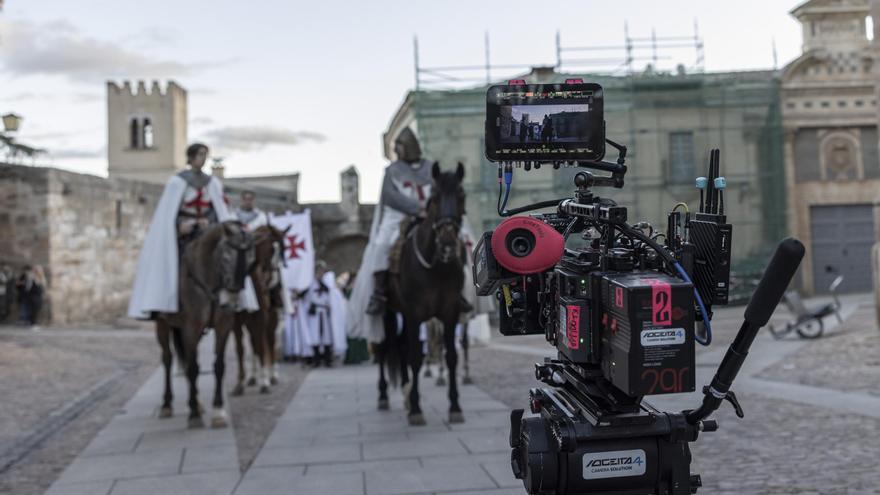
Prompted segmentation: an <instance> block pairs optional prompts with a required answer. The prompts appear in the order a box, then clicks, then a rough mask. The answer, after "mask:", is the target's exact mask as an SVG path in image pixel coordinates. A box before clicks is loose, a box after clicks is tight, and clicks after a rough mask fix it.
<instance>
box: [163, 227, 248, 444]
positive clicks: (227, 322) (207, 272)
mask: <svg viewBox="0 0 880 495" xmlns="http://www.w3.org/2000/svg"><path fill="white" fill-rule="evenodd" d="M252 260H253V242H252V239H251V237H250V235H249V234H247V233H246V232H245V231H244V230H243V229H242V227H241V226H240V225H239V224H237V223H235V222H227V223H222V224H218V225H213V226H211V227H208V228H207V229H206V230H205V232H204V233H203V234H201V235H200V236H199V237H198V238H196V239H195V240H193V241H190V242H189V243H188V244H187V245H186V247H185V248H184V251H183V255H182V256H181V257H180V267H179V269H178V276H179V286H178V291H179V297H180V307H179V311H178V312H177V313H161V314H159V315H158V316H157V318H156V336H157V338H158V340H159V345H160V346H161V347H162V362H163V364H164V365H165V394H164V396H163V400H162V408H161V410H160V417H170V416H171V414H172V405H171V404H172V399H173V395H172V391H171V363H172V355H171V342H172V340H173V343H174V347H175V350H176V351H177V355H178V358H179V360H180V363H181V366H182V367H183V369H184V370H185V371H186V377H187V380H188V381H189V410H190V413H189V426H190V427H191V428H195V427H201V426H204V422H203V421H202V407H201V404H200V403H199V399H198V398H199V393H198V387H197V383H196V382H197V380H198V376H199V363H198V345H199V340H201V338H202V335H203V334H204V332H205V329H206V328H209V327H211V328H213V329H214V334H215V347H214V379H215V383H216V385H215V389H214V402H213V413H212V417H211V426H212V427H214V428H223V427H225V426H227V419H226V410H225V408H224V403H223V375H224V372H225V368H226V366H225V360H224V356H225V351H226V339H227V338H228V337H229V332H230V331H231V330H232V322H233V318H234V317H235V309H234V307H232V306H228V305H221V303H220V302H221V301H236V300H237V298H238V292H239V291H241V290H242V289H243V288H244V279H245V277H246V275H247V273H248V271H249V265H250V264H251V263H252Z"/></svg>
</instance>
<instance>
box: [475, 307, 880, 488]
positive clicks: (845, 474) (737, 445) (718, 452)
mask: <svg viewBox="0 0 880 495" xmlns="http://www.w3.org/2000/svg"><path fill="white" fill-rule="evenodd" d="M853 306H854V305H853ZM853 309H854V307H851V308H850V309H849V314H851V317H850V318H849V319H847V321H846V322H845V324H844V325H842V326H841V327H839V328H838V329H833V330H830V331H829V335H839V336H838V337H832V336H829V338H827V339H823V340H818V341H810V342H807V341H792V342H777V341H774V340H773V339H772V337H770V336H769V335H768V334H766V332H763V333H764V334H762V335H761V336H759V339H757V340H756V343H755V345H754V346H753V348H752V354H754V356H752V357H751V359H752V362H751V363H749V362H748V361H747V368H748V365H749V364H751V365H753V366H752V369H751V371H749V370H747V369H744V372H743V374H742V375H741V376H745V377H744V378H743V379H742V381H738V382H735V383H734V387H733V388H734V390H735V391H737V392H738V396H739V398H740V402H741V404H742V406H743V408H744V410H745V414H746V416H745V418H744V419H739V418H737V417H736V416H735V414H734V412H733V409H732V408H731V407H729V406H728V405H726V404H725V405H724V406H722V408H721V409H720V410H719V411H718V412H717V413H716V414H715V416H714V417H715V418H716V419H718V421H719V423H720V429H719V431H717V432H714V433H709V434H704V435H703V436H702V437H701V438H700V440H699V441H698V442H696V443H695V444H692V446H691V447H692V452H693V457H694V462H693V467H692V471H693V472H695V473H700V474H701V475H702V478H703V484H704V488H702V489H701V490H700V492H699V493H711V494H788V493H792V494H794V493H816V494H863V493H864V494H868V493H871V494H873V493H880V469H877V466H876V459H877V458H878V455H880V442H878V441H877V440H878V439H880V414H867V415H864V414H853V413H851V412H849V411H848V410H846V409H845V408H846V407H847V404H835V403H833V400H823V398H822V396H823V395H828V396H829V397H831V399H833V398H835V397H837V396H835V395H834V393H835V389H837V388H838V387H839V390H842V391H847V392H851V394H850V395H848V396H846V398H860V399H865V400H868V401H869V402H868V404H871V405H875V404H877V402H873V401H876V399H872V397H874V395H869V392H868V390H872V392H871V394H876V391H877V388H878V387H880V380H878V379H877V371H876V369H875V368H874V367H873V366H870V365H868V364H866V363H871V362H876V361H877V360H878V359H880V358H878V356H877V355H876V354H872V353H871V352H870V349H871V347H870V346H871V345H876V344H870V343H872V342H876V337H875V336H874V335H875V334H880V332H877V330H876V324H875V323H874V320H873V311H874V308H873V307H872V306H867V307H866V306H859V307H858V309H855V312H854V313H853ZM741 317H742V308H728V309H722V310H720V311H719V312H718V314H717V315H716V318H715V342H714V343H713V345H712V346H711V347H710V348H709V350H702V349H700V350H699V351H698V372H700V374H702V375H703V377H702V378H698V388H699V387H700V386H701V385H702V384H703V383H704V382H706V381H707V380H708V378H710V377H711V374H712V373H714V370H715V368H716V367H717V364H718V362H719V361H720V356H721V355H723V352H724V350H726V347H727V345H728V344H729V342H731V341H732V339H733V336H734V335H735V334H736V331H737V330H738V328H739V324H740V323H741ZM786 318H787V315H786V314H785V313H784V312H781V313H780V314H777V315H774V320H776V321H782V320H785V319H786ZM520 339H521V340H520ZM518 346H521V347H518ZM855 347H861V348H859V349H855ZM544 348H546V349H547V351H544V350H543V349H544ZM875 349H876V348H875ZM550 352H552V350H551V349H550V347H549V346H548V345H547V344H546V342H543V340H542V338H541V337H505V338H501V337H500V338H497V339H493V341H492V345H490V346H489V347H480V348H475V349H473V350H472V353H471V372H472V375H473V376H474V378H475V381H476V384H477V386H478V387H480V388H482V389H483V390H485V391H486V392H487V393H489V395H491V396H492V397H494V398H496V399H498V400H500V401H502V402H504V403H505V404H506V405H507V406H509V407H512V408H513V407H520V408H522V407H524V405H525V402H526V399H527V394H528V389H529V388H531V387H535V386H538V382H536V381H535V378H534V371H533V370H534V366H533V364H534V363H535V362H536V361H539V360H540V355H541V354H546V355H549V354H550ZM789 352H790V353H791V354H787V353H789ZM774 356H776V357H774ZM786 356H788V357H786ZM777 360H778V361H779V362H778V363H776V361H777ZM791 363H795V366H796V367H795V368H792V367H791ZM762 365H763V366H770V367H769V368H768V369H767V371H766V372H764V373H761V369H755V366H757V367H758V368H762ZM841 369H842V370H841ZM823 370H834V372H833V373H831V375H832V378H822V377H824V376H825V375H823V374H822V371H823ZM865 373H873V374H872V375H870V376H868V377H866V376H864V375H865ZM749 374H752V376H757V377H758V378H759V379H751V378H748V377H747V375H749ZM779 381H781V382H782V383H781V386H782V388H783V389H784V388H785V387H786V386H785V383H786V382H790V383H803V384H805V385H812V386H813V388H808V389H805V390H806V391H807V392H809V394H812V395H814V396H813V397H806V396H803V397H799V396H798V394H797V393H795V392H792V391H790V390H789V391H788V392H787V393H786V395H785V400H784V399H781V398H779V397H774V396H773V391H768V390H764V387H765V386H770V385H777V384H780V382H779ZM871 382H873V388H872V386H871ZM791 398H794V399H796V400H788V399H791ZM866 398H867V399H866ZM654 399H657V398H654ZM697 400H698V398H697V397H696V396H693V395H692V396H685V397H675V398H669V399H662V400H661V399H658V400H650V402H652V403H654V404H656V405H658V406H662V408H663V409H675V408H677V409H683V408H686V407H693V406H695V405H697V404H698V402H697ZM816 404H823V405H821V406H820V405H816ZM866 410H868V411H869V412H870V408H866Z"/></svg>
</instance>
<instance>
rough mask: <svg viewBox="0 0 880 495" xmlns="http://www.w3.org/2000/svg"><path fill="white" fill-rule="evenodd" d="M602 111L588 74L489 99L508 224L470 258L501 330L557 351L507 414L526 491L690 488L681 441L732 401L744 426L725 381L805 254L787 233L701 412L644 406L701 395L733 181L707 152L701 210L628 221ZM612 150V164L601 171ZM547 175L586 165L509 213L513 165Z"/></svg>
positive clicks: (506, 90)
mask: <svg viewBox="0 0 880 495" xmlns="http://www.w3.org/2000/svg"><path fill="white" fill-rule="evenodd" d="M602 107H603V90H602V87H601V86H599V85H598V84H590V83H583V82H582V81H580V80H568V81H566V83H565V84H547V85H527V84H525V82H524V81H511V82H510V83H509V84H508V85H502V86H492V87H491V88H489V90H488V93H487V103H486V156H487V157H488V159H489V160H490V161H492V162H496V163H498V182H499V196H498V205H497V206H498V213H499V215H501V216H502V217H510V218H508V219H506V220H504V221H503V222H501V224H500V225H498V227H497V228H496V229H495V230H494V231H491V232H486V233H484V234H483V236H482V238H481V239H480V241H479V242H478V244H477V246H476V248H475V252H474V259H475V260H476V261H475V263H474V282H475V285H476V286H477V293H478V294H480V295H493V294H494V295H495V297H496V298H497V300H498V302H499V312H500V328H501V333H502V334H504V335H525V334H541V333H543V334H544V335H545V337H546V339H547V341H548V342H549V343H550V344H551V345H552V346H554V347H555V348H556V349H557V351H558V357H557V359H549V358H548V359H546V360H545V362H544V363H541V364H536V365H535V374H536V378H537V379H538V380H540V381H541V382H544V383H545V384H547V385H549V387H548V388H534V389H532V390H531V391H530V397H529V399H530V400H529V404H530V406H531V411H532V413H533V414H534V415H533V416H530V417H525V418H524V417H523V412H524V411H523V410H522V409H517V410H514V411H513V412H512V413H511V418H510V419H511V430H510V446H511V448H512V453H511V465H512V468H513V473H514V475H515V476H516V477H517V478H520V479H522V480H523V484H524V485H525V488H526V490H527V491H528V493H531V494H608V495H610V494H616V495H620V494H686V493H696V490H697V488H698V487H700V486H701V480H700V476H699V475H696V474H691V472H690V463H691V454H690V449H689V447H688V444H689V442H693V441H695V440H696V439H697V436H698V435H699V433H700V432H711V431H715V430H716V429H717V427H718V425H717V423H716V422H715V421H714V420H711V419H708V418H709V416H710V415H711V414H712V412H714V411H715V410H716V409H718V407H720V405H721V403H722V402H723V401H725V400H726V401H728V402H730V403H731V404H732V405H733V407H734V408H735V410H736V413H737V415H738V416H740V417H742V416H743V414H742V409H741V408H740V405H739V403H738V401H737V399H736V396H735V395H734V393H733V392H732V391H730V386H731V383H732V382H733V380H734V378H735V377H736V374H737V373H738V371H739V369H740V367H741V365H742V363H743V361H744V360H745V358H746V355H747V354H748V350H749V347H750V346H751V344H752V341H753V340H754V338H755V336H756V335H757V332H758V330H759V329H760V328H761V327H762V326H764V325H765V324H766V323H767V321H768V320H769V318H770V315H771V314H772V313H773V309H774V308H775V307H776V305H777V304H778V303H779V300H780V298H781V297H782V293H783V291H784V290H785V288H786V287H787V286H788V283H789V282H790V280H791V278H792V276H793V275H794V273H795V271H796V270H797V267H798V265H799V264H800V261H801V258H802V257H803V254H804V247H803V245H802V244H801V243H800V242H799V241H797V240H795V239H786V240H784V241H782V243H781V244H780V245H779V247H778V248H777V250H776V253H775V254H774V256H773V259H772V260H771V262H770V264H769V266H768V268H767V271H766V272H765V275H764V278H763V279H762V280H761V283H760V284H759V285H758V288H757V290H756V291H755V293H754V294H753V296H752V300H751V302H750V303H749V305H748V307H747V308H746V311H745V321H744V323H743V325H742V327H741V328H740V330H739V333H738V334H737V336H736V339H735V340H734V342H733V344H731V346H730V348H729V349H728V351H727V354H726V356H725V357H724V360H723V361H722V363H721V365H720V366H719V368H718V370H717V371H716V374H715V377H714V378H713V379H712V381H711V384H710V385H708V386H706V387H704V389H703V394H704V398H703V402H702V405H700V407H699V408H697V409H696V410H685V411H682V412H663V411H660V410H658V409H655V408H654V407H652V406H651V405H649V404H648V403H647V402H645V401H644V400H643V397H644V396H646V395H656V394H673V393H681V392H693V391H694V390H695V381H696V374H695V358H694V346H695V342H699V343H701V344H704V345H708V344H709V343H710V342H711V339H712V330H711V317H712V307H713V305H717V304H726V303H727V293H728V282H729V275H730V256H731V252H730V250H731V237H732V233H733V231H732V227H731V225H730V224H728V223H727V221H726V217H725V214H724V187H725V180H724V177H722V176H720V175H719V173H720V170H719V161H720V152H719V150H717V149H714V150H712V151H711V152H710V153H709V167H708V175H707V176H706V177H699V178H697V179H696V185H697V187H698V188H699V189H700V206H699V211H695V212H693V213H691V212H690V211H689V209H688V206H687V205H686V204H684V203H679V204H678V205H676V206H675V207H674V208H673V209H672V210H671V211H670V212H669V213H668V214H667V225H666V229H665V231H661V230H655V229H654V227H653V226H652V225H650V224H648V223H647V222H640V223H636V224H635V225H630V224H628V223H627V209H626V207H625V206H620V205H618V204H616V203H615V202H614V201H612V200H610V199H607V198H600V197H598V196H597V195H595V194H594V193H593V189H594V188H596V187H613V188H622V187H623V185H624V176H625V175H626V171H627V167H626V165H625V159H626V147H625V146H622V145H620V144H617V143H615V142H613V141H611V140H610V139H606V137H605V122H604V120H603V108H602ZM606 144H607V145H610V146H611V147H613V148H614V149H615V150H616V151H617V160H616V161H615V162H608V161H603V159H604V156H605V145H606ZM542 165H543V166H552V167H553V168H554V169H560V168H562V167H574V166H576V167H581V168H582V169H583V170H581V171H579V172H577V173H576V174H575V176H574V185H575V190H574V195H573V196H572V197H570V198H563V199H557V200H549V201H542V202H540V203H536V204H533V205H527V206H523V207H520V208H514V209H511V210H507V202H508V199H509V197H510V190H511V187H512V182H513V170H514V168H515V167H516V168H522V169H524V170H531V169H532V168H540V167H541V166H542ZM596 171H598V172H600V173H594V172H596ZM550 207H553V208H555V211H553V212H552V213H543V214H532V215H531V216H513V215H516V214H519V213H524V212H528V211H534V210H538V209H544V208H550Z"/></svg>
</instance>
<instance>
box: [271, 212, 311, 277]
mask: <svg viewBox="0 0 880 495" xmlns="http://www.w3.org/2000/svg"><path fill="white" fill-rule="evenodd" d="M269 223H270V224H272V226H273V227H275V228H276V229H279V230H285V229H288V227H289V230H287V233H286V234H284V261H285V263H286V264H287V266H286V267H284V268H283V269H282V272H281V274H282V277H284V285H285V288H286V289H287V290H295V291H298V292H301V291H304V290H306V289H307V288H308V287H309V285H311V283H312V279H313V278H314V277H315V247H314V244H313V242H312V213H311V211H310V210H308V209H306V210H305V211H304V212H302V213H290V212H288V213H287V214H285V215H279V216H275V215H272V216H271V217H269Z"/></svg>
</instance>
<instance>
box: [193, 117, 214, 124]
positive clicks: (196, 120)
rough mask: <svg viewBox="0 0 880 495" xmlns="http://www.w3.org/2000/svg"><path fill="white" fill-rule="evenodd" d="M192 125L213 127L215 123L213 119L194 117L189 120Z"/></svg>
mask: <svg viewBox="0 0 880 495" xmlns="http://www.w3.org/2000/svg"><path fill="white" fill-rule="evenodd" d="M189 123H190V125H193V126H199V125H211V124H213V123H214V119H212V118H211V117H194V118H192V119H189Z"/></svg>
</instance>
